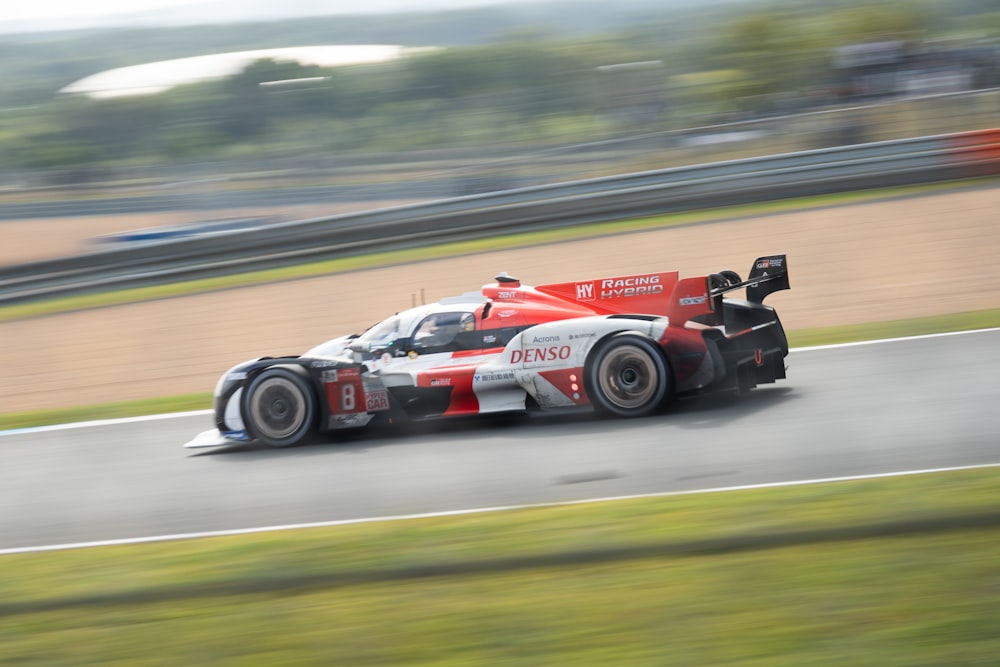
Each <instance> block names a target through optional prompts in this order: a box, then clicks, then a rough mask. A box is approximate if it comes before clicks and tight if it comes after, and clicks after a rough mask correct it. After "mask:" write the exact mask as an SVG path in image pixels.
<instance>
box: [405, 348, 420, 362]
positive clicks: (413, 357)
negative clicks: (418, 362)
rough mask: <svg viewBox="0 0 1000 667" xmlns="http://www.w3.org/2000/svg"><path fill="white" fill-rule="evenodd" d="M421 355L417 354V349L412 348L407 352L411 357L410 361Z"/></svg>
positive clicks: (407, 355)
mask: <svg viewBox="0 0 1000 667" xmlns="http://www.w3.org/2000/svg"><path fill="white" fill-rule="evenodd" d="M419 356H420V355H419V354H417V353H416V351H415V350H410V351H409V352H407V353H406V358H407V359H409V360H410V361H414V360H415V359H416V358H417V357H419Z"/></svg>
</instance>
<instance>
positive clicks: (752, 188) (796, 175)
mask: <svg viewBox="0 0 1000 667" xmlns="http://www.w3.org/2000/svg"><path fill="white" fill-rule="evenodd" d="M992 174H1000V130H984V131H978V132H966V133H960V134H951V135H939V136H933V137H920V138H915V139H906V140H901V141H888V142H878V143H871V144H861V145H856V146H844V147H836V148H826V149H819V150H813V151H804V152H799V153H788V154H782V155H772V156H767V157H762V158H749V159H744V160H733V161H727V162H717V163H709V164H703V165H697V166H693V167H679V168H673V169H664V170H656V171H646V172H639V173H633V174H626V175H623V176H613V177H606V178H597V179H589V180H582V181H572V182H567V183H560V184H556V185H547V186H536V187H529V188H523V189H517V190H508V191H503V192H496V193H490V194H483V195H472V196H467V197H459V198H455V199H446V200H439V201H434V202H430V203H426V204H418V205H411V206H401V207H394V208H384V209H376V210H372V211H367V212H363V213H355V214H346V215H338V216H332V217H324V218H315V219H310V220H300V221H294V222H283V223H276V224H273V225H266V226H262V227H256V228H251V229H246V230H241V231H233V232H224V233H217V234H212V235H206V236H201V237H195V238H178V239H173V240H168V241H161V242H157V243H150V244H148V245H140V246H130V247H120V248H119V247H116V248H108V249H103V250H98V251H95V252H91V253H87V254H83V255H78V256H74V257H67V258H61V259H53V260H45V261H38V262H31V263H27V264H20V265H16V266H10V267H4V268H0V305H9V304H14V303H21V302H27V301H34V300H41V299H46V298H53V297H60V296H69V295H76V294H84V293H91V292H97V291H104V290H110V289H123V288H130V287H142V286H148V285H155V284H162V283H167V282H173V281H179V280H191V279H196V278H206V277H213V276H219V275H226V274H233V273H239V272H245V271H251V270H260V269H267V268H274V267H279V266H287V265H290V264H295V263H300V262H304V261H316V260H321V259H330V258H337V257H345V256H351V255H356V254H360V253H364V252H373V251H387V250H395V249H402V248H412V247H417V246H423V245H428V244H433V243H439V242H442V241H446V240H448V241H452V240H466V239H474V238H482V237H489V236H496V235H500V234H509V233H516V232H524V231H532V230H538V229H551V228H557V227H566V226H573V225H579V224H583V223H589V222H597V221H604V220H609V219H616V218H621V217H630V216H639V215H651V214H658V213H668V212H677V211H684V210H693V209H699V208H709V207H718V206H726V205H733V204H744V203H751V202H759V201H767V200H777V199H784V198H790V197H799V196H806V195H817V194H829V193H834V192H845V191H850V190H859V189H866V188H877V187H888V186H894V185H906V184H917V183H928V182H934V181H942V180H952V179H960V178H968V177H974V176H983V175H992Z"/></svg>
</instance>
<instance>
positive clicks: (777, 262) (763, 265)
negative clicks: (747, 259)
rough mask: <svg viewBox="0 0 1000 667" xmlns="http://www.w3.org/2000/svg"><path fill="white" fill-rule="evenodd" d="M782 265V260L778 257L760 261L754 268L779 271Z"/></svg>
mask: <svg viewBox="0 0 1000 667" xmlns="http://www.w3.org/2000/svg"><path fill="white" fill-rule="evenodd" d="M782 264H784V260H783V259H782V258H780V257H772V258H770V259H762V260H761V261H759V262H757V265H756V267H755V268H758V269H780V268H781V266H782Z"/></svg>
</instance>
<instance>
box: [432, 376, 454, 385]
mask: <svg viewBox="0 0 1000 667" xmlns="http://www.w3.org/2000/svg"><path fill="white" fill-rule="evenodd" d="M431 386H432V387H450V386H451V378H431Z"/></svg>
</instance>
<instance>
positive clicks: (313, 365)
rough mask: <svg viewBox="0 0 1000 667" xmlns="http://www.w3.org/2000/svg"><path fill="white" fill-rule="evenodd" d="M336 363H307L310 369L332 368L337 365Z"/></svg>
mask: <svg viewBox="0 0 1000 667" xmlns="http://www.w3.org/2000/svg"><path fill="white" fill-rule="evenodd" d="M337 363H338V362H336V361H311V362H309V367H310V368H333V367H334V366H336V365H337Z"/></svg>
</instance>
